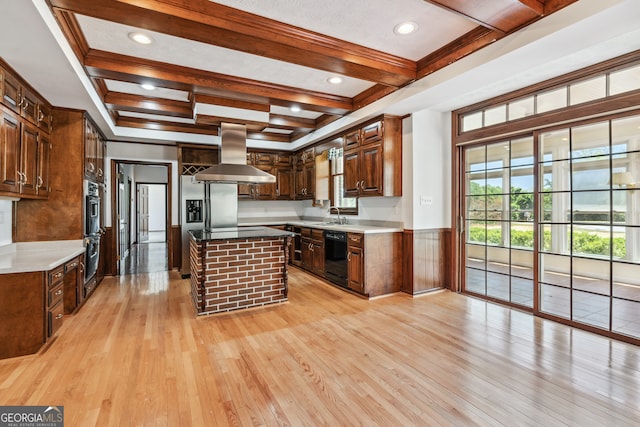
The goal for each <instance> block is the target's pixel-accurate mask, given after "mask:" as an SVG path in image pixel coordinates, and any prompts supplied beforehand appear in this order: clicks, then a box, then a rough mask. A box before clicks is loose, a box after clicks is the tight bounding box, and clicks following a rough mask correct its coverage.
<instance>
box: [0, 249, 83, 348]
mask: <svg viewBox="0 0 640 427" xmlns="http://www.w3.org/2000/svg"><path fill="white" fill-rule="evenodd" d="M82 258H83V256H82V255H79V256H78V257H76V258H73V259H72V260H70V261H67V262H66V263H64V264H61V265H59V266H57V267H56V268H54V269H52V270H49V271H34V272H28V273H11V274H0V325H2V327H0V359H5V358H9V357H17V356H24V355H27V354H33V353H37V352H38V350H40V348H41V347H42V346H43V345H44V344H46V343H47V341H49V340H50V339H51V338H53V337H54V336H55V334H56V332H57V331H58V329H60V326H62V322H63V321H64V315H65V314H69V313H72V312H73V311H75V310H77V308H78V307H79V305H80V303H81V301H79V300H78V295H79V293H80V292H83V291H84V270H83V268H82Z"/></svg>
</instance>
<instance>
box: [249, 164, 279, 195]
mask: <svg viewBox="0 0 640 427" xmlns="http://www.w3.org/2000/svg"><path fill="white" fill-rule="evenodd" d="M256 167H257V168H258V169H260V170H261V171H264V172H267V173H270V174H273V173H275V171H274V170H272V167H271V166H256ZM254 194H255V195H254V198H256V199H259V200H274V199H275V198H276V183H275V182H274V183H272V184H271V183H270V184H257V185H255V189H254Z"/></svg>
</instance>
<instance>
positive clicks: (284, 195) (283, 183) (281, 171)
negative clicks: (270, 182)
mask: <svg viewBox="0 0 640 427" xmlns="http://www.w3.org/2000/svg"><path fill="white" fill-rule="evenodd" d="M275 174H276V199H278V200H291V199H292V198H293V197H294V196H295V194H294V192H293V171H292V170H291V168H288V167H287V168H277V169H276V170H275Z"/></svg>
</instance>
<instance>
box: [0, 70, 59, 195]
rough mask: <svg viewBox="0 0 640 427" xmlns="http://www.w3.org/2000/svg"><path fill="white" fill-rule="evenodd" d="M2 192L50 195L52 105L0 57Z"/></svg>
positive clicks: (0, 183) (0, 170) (0, 177)
mask: <svg viewBox="0 0 640 427" xmlns="http://www.w3.org/2000/svg"><path fill="white" fill-rule="evenodd" d="M0 95H1V96H0V102H1V103H2V105H3V106H2V107H0V157H1V160H2V164H0V193H1V194H2V195H6V196H16V197H21V198H47V197H48V195H49V190H50V188H49V185H48V182H47V178H48V171H49V163H48V162H49V157H48V152H49V149H50V145H49V139H48V137H49V129H50V128H51V122H52V119H51V106H50V105H49V104H48V103H47V102H46V101H44V99H43V98H41V97H40V96H39V95H38V94H37V92H35V91H34V90H33V89H31V88H30V86H29V85H28V84H27V83H26V82H24V81H23V80H22V79H21V78H20V77H19V76H18V75H17V74H16V73H15V72H13V70H11V69H10V67H9V66H8V65H6V64H5V63H4V62H2V61H0Z"/></svg>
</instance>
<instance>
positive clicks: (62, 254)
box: [0, 239, 85, 274]
mask: <svg viewBox="0 0 640 427" xmlns="http://www.w3.org/2000/svg"><path fill="white" fill-rule="evenodd" d="M84 251H85V249H84V242H83V240H82V239H80V240H56V241H47V242H20V243H12V244H10V245H5V246H0V274H8V273H26V272H31V271H49V270H52V269H54V268H56V267H57V266H59V265H60V264H63V263H65V262H67V261H69V260H71V259H73V258H75V257H77V256H78V255H80V254H83V253H84Z"/></svg>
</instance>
